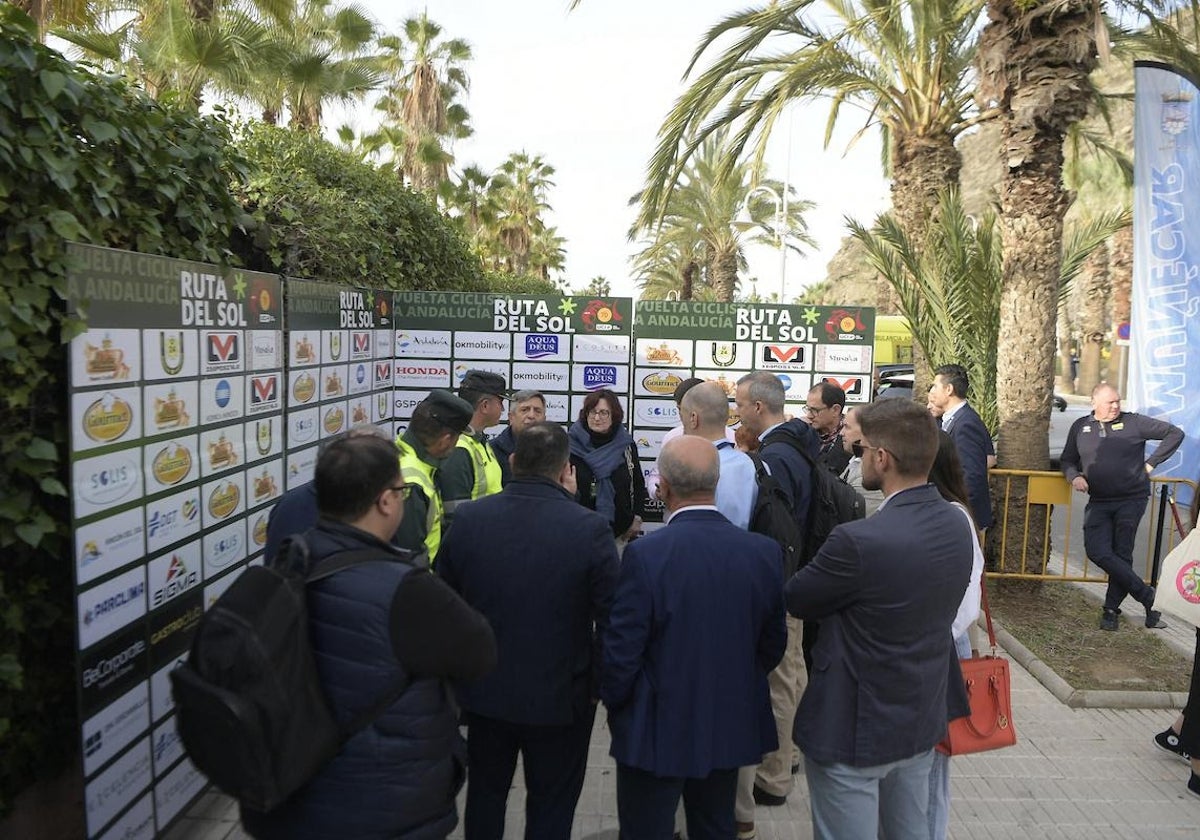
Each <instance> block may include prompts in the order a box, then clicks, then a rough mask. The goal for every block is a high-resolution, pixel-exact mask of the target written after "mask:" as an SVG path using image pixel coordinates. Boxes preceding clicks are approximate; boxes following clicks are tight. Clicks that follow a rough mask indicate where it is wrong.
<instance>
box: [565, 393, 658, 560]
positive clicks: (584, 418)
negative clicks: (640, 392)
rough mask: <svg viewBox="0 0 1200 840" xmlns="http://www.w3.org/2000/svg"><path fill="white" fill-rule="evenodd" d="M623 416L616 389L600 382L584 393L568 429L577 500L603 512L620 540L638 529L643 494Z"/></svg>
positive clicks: (639, 468)
mask: <svg viewBox="0 0 1200 840" xmlns="http://www.w3.org/2000/svg"><path fill="white" fill-rule="evenodd" d="M624 420H625V412H624V410H622V408H621V403H620V402H619V401H618V400H617V395H616V394H614V393H613V392H612V391H610V390H608V389H607V388H604V389H601V390H599V391H593V392H592V393H590V394H588V396H587V399H585V400H584V401H583V408H582V409H580V411H579V419H577V420H576V421H575V422H574V423H572V424H571V428H570V430H569V432H568V435H569V437H570V439H571V463H572V464H574V465H575V481H576V484H577V485H578V488H579V491H578V499H579V503H580V504H581V505H583V506H584V507H588V508H591V509H592V510H594V511H596V512H597V513H599V514H601V515H602V516H604V517H605V518H606V519H607V520H608V522H609V525H611V526H612V532H613V536H614V537H616V539H617V541H618V543H620V544H621V545H624V544H625V543H626V542H628V541H629V540H631V539H633V538H634V537H636V536H637V535H638V533H640V532H641V530H642V514H643V513H645V511H646V500H647V496H646V477H645V475H644V474H643V473H642V463H641V461H640V460H639V459H638V451H637V442H636V441H634V439H633V435H631V434H629V432H628V431H627V430H626V429H625V427H624V425H622V424H623V422H624Z"/></svg>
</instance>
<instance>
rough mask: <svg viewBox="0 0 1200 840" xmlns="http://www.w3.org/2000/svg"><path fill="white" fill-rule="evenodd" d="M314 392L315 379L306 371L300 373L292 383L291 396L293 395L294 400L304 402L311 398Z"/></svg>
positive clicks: (315, 388) (315, 390) (315, 389)
mask: <svg viewBox="0 0 1200 840" xmlns="http://www.w3.org/2000/svg"><path fill="white" fill-rule="evenodd" d="M316 392H317V380H315V379H313V377H312V376H310V375H309V374H307V373H302V374H300V375H299V376H297V377H296V381H295V382H293V383H292V396H293V397H295V399H296V402H302V403H306V402H308V401H309V400H311V399H312V398H313V394H315V393H316Z"/></svg>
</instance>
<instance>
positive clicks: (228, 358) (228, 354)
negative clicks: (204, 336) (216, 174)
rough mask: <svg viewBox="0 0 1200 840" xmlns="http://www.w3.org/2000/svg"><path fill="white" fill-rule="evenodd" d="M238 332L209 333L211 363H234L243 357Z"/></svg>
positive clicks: (209, 359)
mask: <svg viewBox="0 0 1200 840" xmlns="http://www.w3.org/2000/svg"><path fill="white" fill-rule="evenodd" d="M238 338H239V335H238V334H237V333H209V334H208V363H209V364H210V365H224V364H233V363H235V362H237V361H238V359H239V358H241V352H240V350H239V348H238Z"/></svg>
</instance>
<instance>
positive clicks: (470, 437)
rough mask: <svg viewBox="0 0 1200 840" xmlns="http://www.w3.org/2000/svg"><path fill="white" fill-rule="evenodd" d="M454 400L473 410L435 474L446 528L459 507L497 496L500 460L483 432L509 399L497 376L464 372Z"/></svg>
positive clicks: (503, 382) (506, 389) (492, 422)
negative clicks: (437, 475)
mask: <svg viewBox="0 0 1200 840" xmlns="http://www.w3.org/2000/svg"><path fill="white" fill-rule="evenodd" d="M458 396H459V397H460V398H461V399H462V400H464V401H465V402H467V403H469V404H470V405H471V406H472V408H473V409H474V410H473V411H472V413H471V425H470V427H469V428H468V429H466V430H465V431H464V433H463V434H461V435H459V437H458V443H457V445H456V446H455V449H454V451H453V452H451V453H450V454H449V455H448V456H447V457H446V460H445V462H444V463H443V464H442V468H441V471H440V472H439V478H438V482H439V489H440V490H441V493H442V501H443V503H444V504H445V516H446V527H447V528H448V527H450V524H451V523H453V521H454V513H455V510H456V509H457V508H458V506H459V505H460V504H461V503H463V502H469V501H471V500H472V499H482V498H483V497H484V496H490V495H492V494H493V493H499V492H500V487H501V484H502V480H503V469H502V468H501V466H500V459H499V458H498V457H497V455H496V452H495V450H494V449H492V445H491V443H490V442H489V441H488V436H487V430H488V429H490V428H491V427H492V426H495V425H496V424H497V423H499V422H500V416H501V415H502V414H503V413H504V400H505V399H506V398H507V397H508V396H509V392H508V383H507V382H505V381H504V377H503V376H501V375H500V374H498V373H492V372H491V371H487V370H468V371H467V372H466V375H464V376H463V381H462V385H460V386H459V388H458Z"/></svg>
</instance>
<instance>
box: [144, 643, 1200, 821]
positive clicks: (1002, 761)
mask: <svg viewBox="0 0 1200 840" xmlns="http://www.w3.org/2000/svg"><path fill="white" fill-rule="evenodd" d="M1013 717H1014V719H1015V723H1016V727H1017V734H1018V738H1019V740H1018V743H1017V745H1016V746H1015V747H1011V748H1009V749H1006V750H1001V751H997V752H993V753H984V754H981V755H975V756H963V757H961V758H956V759H954V761H953V762H952V768H951V773H952V783H951V784H952V802H951V814H950V837H951V838H953V840H1042V838H1045V840H1076V838H1078V840H1107V838H1121V840H1134V838H1137V840H1152V839H1153V840H1159V839H1160V838H1161V840H1167V838H1180V840H1182V838H1189V840H1191V839H1193V838H1196V837H1197V836H1200V799H1197V798H1195V797H1192V796H1190V795H1189V794H1188V793H1187V791H1186V784H1187V779H1188V767H1187V765H1186V764H1184V763H1183V762H1182V761H1180V760H1179V759H1178V758H1175V757H1173V756H1170V755H1168V754H1167V753H1164V752H1162V751H1160V750H1159V749H1158V748H1156V747H1155V746H1154V744H1153V742H1152V740H1151V738H1152V737H1153V735H1154V734H1155V733H1156V732H1160V731H1161V730H1163V729H1165V728H1166V727H1167V726H1168V725H1169V724H1170V723H1171V721H1172V720H1174V717H1175V712H1174V711H1169V710H1162V709H1158V710H1140V709H1122V710H1115V709H1071V708H1068V707H1066V706H1065V705H1063V704H1062V703H1060V702H1059V701H1058V700H1057V699H1055V697H1054V696H1053V695H1052V694H1051V693H1050V692H1049V691H1048V690H1047V689H1046V688H1044V687H1043V686H1042V685H1041V683H1039V682H1038V681H1037V680H1035V679H1034V678H1033V677H1032V676H1030V674H1029V673H1028V672H1027V671H1025V670H1024V669H1023V668H1021V667H1020V666H1019V665H1017V664H1015V663H1014V664H1013ZM523 796H524V788H523V786H522V784H521V782H520V771H519V770H518V778H517V781H516V784H515V787H514V789H513V795H512V798H511V799H510V800H509V821H508V830H506V832H505V836H506V837H512V838H520V837H522V836H523V833H524V820H523V817H522V802H523ZM461 811H462V800H461V798H460V802H459V812H460V813H461ZM616 813H617V808H616V793H615V769H614V766H613V762H612V759H611V758H610V757H609V756H608V730H607V728H606V726H605V724H604V716H603V711H601V714H599V715H597V721H596V729H595V732H594V734H593V737H592V749H591V754H590V756H589V760H588V772H587V778H586V780H585V783H584V790H583V795H582V796H581V797H580V801H579V807H578V809H577V811H576V816H575V827H574V831H573V832H572V836H573V837H575V838H590V839H591V840H597V839H598V838H604V840H610V839H611V840H615V839H616V837H617V817H616ZM757 821H758V836H759V837H760V838H762V840H808V838H811V837H812V830H811V826H810V815H809V809H808V792H807V789H806V786H805V785H804V777H803V775H801V776H798V777H797V786H796V790H795V792H794V793H793V794H792V795H791V796H790V797H789V799H788V803H787V804H786V805H784V806H782V807H779V808H763V807H760V808H759V809H758V814H757ZM451 836H452V837H455V838H460V837H462V827H461V825H460V826H459V828H458V829H457V830H456V831H455V833H454V834H452V835H451ZM166 837H167V838H168V840H241V838H244V837H246V835H245V834H244V833H243V832H242V831H241V829H240V828H239V826H238V822H237V808H236V806H235V805H234V803H233V801H232V800H230V799H229V798H228V797H225V796H222V795H220V794H216V793H210V794H206V795H205V796H204V797H202V798H201V799H200V800H199V801H198V802H197V804H196V805H194V806H193V807H192V808H191V810H190V811H189V812H188V814H187V816H186V817H185V818H184V819H183V820H181V821H180V823H178V824H177V825H176V826H175V827H174V828H173V829H172V830H171V831H170V832H168V833H167V834H166Z"/></svg>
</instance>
